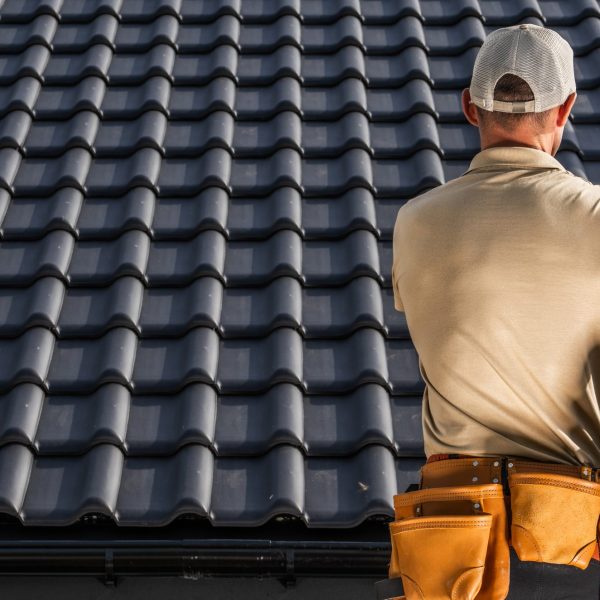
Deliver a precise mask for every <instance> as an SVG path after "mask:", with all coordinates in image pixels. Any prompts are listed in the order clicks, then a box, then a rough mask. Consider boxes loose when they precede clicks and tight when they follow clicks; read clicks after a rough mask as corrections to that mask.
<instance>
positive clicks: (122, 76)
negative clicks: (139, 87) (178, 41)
mask: <svg viewBox="0 0 600 600" xmlns="http://www.w3.org/2000/svg"><path fill="white" fill-rule="evenodd" d="M218 51H219V49H217V50H216V52H218ZM175 57H176V54H175V50H174V49H173V47H172V46H169V45H168V44H157V45H156V46H152V48H151V49H150V50H148V51H147V52H144V53H142V54H132V53H127V54H126V53H117V54H115V55H114V57H113V59H112V61H111V63H110V68H109V70H108V78H109V81H110V83H111V84H117V85H133V84H138V83H143V82H144V81H146V79H148V78H149V77H155V76H156V75H161V76H162V77H166V78H168V79H171V77H172V75H171V74H172V73H174V70H175V69H174V65H176V60H180V59H176V58H175Z"/></svg>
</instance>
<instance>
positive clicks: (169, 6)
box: [121, 0, 182, 23]
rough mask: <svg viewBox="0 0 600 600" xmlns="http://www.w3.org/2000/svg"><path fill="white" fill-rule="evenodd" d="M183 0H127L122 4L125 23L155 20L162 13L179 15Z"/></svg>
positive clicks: (122, 15)
mask: <svg viewBox="0 0 600 600" xmlns="http://www.w3.org/2000/svg"><path fill="white" fill-rule="evenodd" d="M181 7H182V0H127V1H126V2H123V5H122V6H121V17H122V18H123V22H124V23H129V22H139V21H142V22H148V21H153V20H154V19H156V17H159V16H160V15H173V16H174V17H179V12H180V11H181Z"/></svg>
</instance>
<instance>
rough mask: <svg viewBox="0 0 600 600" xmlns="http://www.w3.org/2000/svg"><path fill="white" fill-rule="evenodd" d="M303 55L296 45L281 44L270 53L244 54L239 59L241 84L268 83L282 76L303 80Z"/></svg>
mask: <svg viewBox="0 0 600 600" xmlns="http://www.w3.org/2000/svg"><path fill="white" fill-rule="evenodd" d="M302 62H303V57H302V53H301V52H300V49H299V48H297V47H296V46H291V45H289V44H288V45H285V46H280V47H279V48H277V49H276V50H274V51H273V52H271V53H269V54H242V55H241V56H240V60H239V83H240V84H241V85H268V84H271V83H273V82H274V81H275V80H277V79H279V78H281V77H293V78H295V79H297V80H298V81H302V76H301V74H300V71H301V68H302Z"/></svg>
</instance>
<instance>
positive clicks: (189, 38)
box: [177, 14, 240, 53]
mask: <svg viewBox="0 0 600 600" xmlns="http://www.w3.org/2000/svg"><path fill="white" fill-rule="evenodd" d="M239 39H240V21H239V18H237V17H234V16H233V15H227V14H226V15H223V16H221V17H219V18H217V19H216V20H215V21H213V22H212V23H207V24H206V25H203V24H200V25H198V24H193V25H181V26H180V27H179V33H178V34H177V46H178V48H179V51H180V52H182V53H188V52H192V53H195V52H209V51H210V50H212V49H213V48H215V47H217V46H220V45H224V44H229V45H231V46H233V47H234V48H235V49H236V50H240V43H239V41H238V40H239Z"/></svg>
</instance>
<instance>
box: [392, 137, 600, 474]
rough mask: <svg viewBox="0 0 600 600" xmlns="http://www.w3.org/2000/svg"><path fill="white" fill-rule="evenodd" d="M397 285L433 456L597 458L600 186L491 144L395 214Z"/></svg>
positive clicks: (524, 151)
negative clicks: (418, 372) (422, 390)
mask: <svg viewBox="0 0 600 600" xmlns="http://www.w3.org/2000/svg"><path fill="white" fill-rule="evenodd" d="M393 280H394V295H395V301H396V308H398V309H401V310H403V309H404V308H405V309H406V313H407V322H408V327H409V330H410V333H411V337H412V340H413V342H414V344H415V347H416V349H417V351H418V353H419V359H420V366H421V374H422V376H423V378H424V380H425V382H426V390H425V393H424V398H423V428H424V437H425V440H424V441H425V452H426V454H427V455H428V456H429V455H431V454H434V453H463V454H472V455H481V456H485V455H497V454H507V455H513V456H523V457H530V458H533V459H537V460H546V461H555V462H566V463H572V464H600V408H599V403H598V397H599V396H600V187H598V186H593V185H591V184H590V183H588V182H586V181H585V180H583V179H581V178H579V177H575V176H574V175H572V174H570V173H568V172H567V171H565V170H564V169H563V168H562V167H561V165H560V163H558V161H557V160H556V159H554V158H553V157H552V156H550V155H549V154H548V153H545V152H543V151H541V150H537V149H534V148H527V147H516V146H515V147H493V148H488V149H486V150H484V151H482V152H480V153H479V154H478V155H477V156H476V157H475V158H474V160H473V162H472V163H471V168H470V170H469V171H468V172H467V173H466V174H464V175H463V176H462V177H459V178H458V179H456V180H453V181H451V182H449V183H447V184H445V185H444V186H441V187H439V188H436V189H434V190H431V191H429V192H427V193H426V194H423V195H422V196H419V197H417V198H414V199H413V200H411V201H409V202H408V203H407V204H406V205H405V206H404V207H403V208H402V209H401V210H400V211H399V213H398V217H397V220H396V225H395V229H394V265H393Z"/></svg>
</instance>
